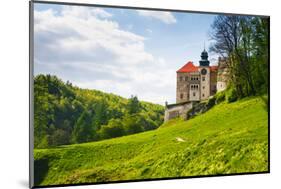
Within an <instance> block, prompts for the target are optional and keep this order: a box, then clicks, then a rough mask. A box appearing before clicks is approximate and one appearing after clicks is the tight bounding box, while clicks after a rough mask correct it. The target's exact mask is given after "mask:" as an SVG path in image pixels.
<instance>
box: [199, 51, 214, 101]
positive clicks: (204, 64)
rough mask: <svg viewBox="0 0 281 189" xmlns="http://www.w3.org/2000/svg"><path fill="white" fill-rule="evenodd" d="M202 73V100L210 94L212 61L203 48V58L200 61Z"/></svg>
mask: <svg viewBox="0 0 281 189" xmlns="http://www.w3.org/2000/svg"><path fill="white" fill-rule="evenodd" d="M198 71H199V73H200V100H205V99H207V98H208V97H209V96H210V75H211V70H210V61H209V60H208V53H207V51H206V50H205V48H204V50H203V52H202V53H201V60H200V61H199V69H198Z"/></svg>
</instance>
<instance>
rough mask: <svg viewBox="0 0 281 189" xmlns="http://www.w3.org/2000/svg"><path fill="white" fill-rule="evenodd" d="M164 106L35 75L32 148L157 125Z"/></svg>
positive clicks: (87, 139)
mask: <svg viewBox="0 0 281 189" xmlns="http://www.w3.org/2000/svg"><path fill="white" fill-rule="evenodd" d="M163 114H164V107H163V106H161V105H157V104H152V103H148V102H142V101H139V100H138V98H137V96H131V97H130V98H129V99H126V98H123V97H120V96H117V95H114V94H108V93H104V92H101V91H98V90H89V89H81V88H79V87H76V86H73V85H72V83H71V82H69V81H67V82H63V81H62V80H61V79H59V78H58V77H56V76H52V75H42V74H41V75H37V76H36V77H35V78H34V148H50V147H55V146H58V145H66V144H76V143H83V142H90V141H99V140H103V139H108V138H114V137H120V136H124V135H129V134H134V133H139V132H143V131H148V130H152V129H156V128H158V127H159V126H160V125H161V124H162V122H163Z"/></svg>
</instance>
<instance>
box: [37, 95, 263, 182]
mask: <svg viewBox="0 0 281 189" xmlns="http://www.w3.org/2000/svg"><path fill="white" fill-rule="evenodd" d="M34 156H35V175H36V180H35V184H36V185H50V184H78V183H82V182H105V181H117V180H135V179H150V178H168V177H181V176H198V175H214V174H231V173H246V172H264V171H268V114H267V111H266V109H265V108H264V107H263V102H262V100H260V98H258V97H252V98H246V99H243V100H240V101H237V102H234V103H226V102H223V103H221V104H219V105H216V106H214V107H213V108H212V109H210V110H209V111H208V112H206V113H204V114H202V115H199V116H196V117H195V118H193V119H191V120H188V121H183V120H172V121H170V122H168V123H165V124H164V125H162V126H161V127H160V128H158V129H157V130H153V131H147V132H143V133H139V134H134V135H130V136H124V137H120V138H115V139H108V140H104V141H98V142H90V143H83V144H75V145H66V146H61V147H57V148H53V149H36V150H34Z"/></svg>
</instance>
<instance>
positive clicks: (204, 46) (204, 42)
mask: <svg viewBox="0 0 281 189" xmlns="http://www.w3.org/2000/svg"><path fill="white" fill-rule="evenodd" d="M204 51H206V49H205V41H204Z"/></svg>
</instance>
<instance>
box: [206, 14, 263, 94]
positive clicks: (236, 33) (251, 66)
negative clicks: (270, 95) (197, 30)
mask: <svg viewBox="0 0 281 189" xmlns="http://www.w3.org/2000/svg"><path fill="white" fill-rule="evenodd" d="M268 28H269V19H268V18H264V17H256V16H255V17H253V16H235V15H233V16H222V15H220V16H217V17H216V18H215V20H214V22H213V24H212V30H211V33H210V34H211V38H212V40H213V44H212V45H211V47H210V51H213V52H215V53H218V54H220V55H221V56H223V57H226V58H227V60H228V61H227V66H228V68H229V73H230V80H231V82H230V83H229V91H231V93H232V94H231V96H232V98H233V100H235V99H237V98H243V97H245V96H251V95H264V94H267V92H268V74H269V73H268V72H269V69H268V68H269V62H268V56H269V29H268Z"/></svg>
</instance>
